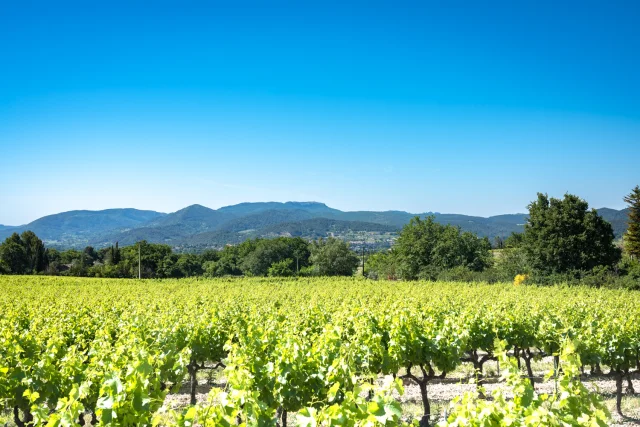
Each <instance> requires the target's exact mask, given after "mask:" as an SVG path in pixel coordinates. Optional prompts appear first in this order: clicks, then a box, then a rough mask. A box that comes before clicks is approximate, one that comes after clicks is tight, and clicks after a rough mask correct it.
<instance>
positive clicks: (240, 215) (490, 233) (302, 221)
mask: <svg viewBox="0 0 640 427" xmlns="http://www.w3.org/2000/svg"><path fill="white" fill-rule="evenodd" d="M598 212H599V213H600V214H601V215H602V216H603V217H604V218H605V219H606V220H607V221H609V222H611V224H612V225H613V229H614V232H615V234H616V237H620V236H621V235H622V234H623V233H624V231H625V230H626V221H627V213H628V211H627V210H626V209H625V210H621V211H617V210H615V209H608V208H602V209H599V210H598ZM426 215H433V216H434V217H435V219H436V221H438V222H440V223H443V224H451V225H454V226H458V227H460V228H461V229H462V230H464V231H471V232H474V233H477V234H478V235H479V236H481V237H489V238H490V239H493V238H494V237H496V236H501V237H507V236H509V235H510V234H511V233H513V232H521V231H522V230H523V224H524V223H525V222H526V220H527V215H526V214H507V215H496V216H492V217H488V218H484V217H477V216H468V215H459V214H442V213H438V212H427V213H421V214H412V213H409V212H403V211H384V212H373V211H355V212H344V211H340V210H338V209H333V208H330V207H328V206H327V205H325V204H324V203H319V202H286V203H279V202H265V203H240V204H238V205H233V206H225V207H223V208H220V209H210V208H207V207H205V206H201V205H192V206H188V207H186V208H184V209H181V210H179V211H176V212H173V213H170V214H163V213H159V212H153V211H141V210H136V209H108V210H104V211H71V212H64V213H60V214H56V215H49V216H46V217H43V218H40V219H38V220H36V221H33V222H32V223H30V224H27V225H24V226H19V227H12V226H6V225H0V238H2V239H4V238H6V237H7V236H9V235H10V234H11V233H13V232H14V231H17V232H22V231H24V230H32V231H34V232H35V233H36V234H37V235H38V236H40V237H41V238H42V239H43V240H44V241H45V243H46V244H47V245H48V246H53V247H59V248H82V247H84V246H86V245H92V246H95V247H104V246H108V245H111V244H114V243H115V242H119V243H120V244H121V245H128V244H133V243H135V242H137V241H140V240H147V241H150V242H154V243H166V244H169V245H172V246H174V247H181V248H185V250H189V249H190V248H201V247H211V246H224V245H225V244H234V243H238V242H240V241H242V240H244V239H247V238H253V237H268V236H278V235H291V236H301V237H304V238H317V237H325V236H328V235H335V236H336V237H339V238H343V239H346V240H350V239H353V240H358V238H359V237H358V233H360V234H361V233H363V232H366V233H369V234H370V236H369V237H368V239H370V240H376V239H378V240H379V241H382V240H384V239H386V240H387V242H388V243H389V242H391V241H392V240H393V238H392V237H389V236H388V234H390V233H391V234H393V233H397V232H398V231H399V230H400V229H401V228H402V227H403V226H404V225H405V224H407V223H408V222H409V221H410V220H411V218H413V217H415V216H420V217H424V216H426ZM374 235H375V237H374ZM378 240H376V241H378ZM383 243H384V242H382V243H381V244H383Z"/></svg>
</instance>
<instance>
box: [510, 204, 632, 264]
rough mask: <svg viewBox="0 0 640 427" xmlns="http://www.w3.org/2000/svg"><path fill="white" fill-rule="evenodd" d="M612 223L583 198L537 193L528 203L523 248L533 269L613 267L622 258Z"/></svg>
mask: <svg viewBox="0 0 640 427" xmlns="http://www.w3.org/2000/svg"><path fill="white" fill-rule="evenodd" d="M613 241H614V234H613V228H612V227H611V224H609V223H608V222H607V221H605V220H604V219H603V218H602V217H601V216H600V215H598V213H597V212H596V210H595V209H591V210H589V205H588V203H587V202H586V201H584V200H582V199H581V198H579V197H577V196H574V195H571V194H566V195H565V196H564V198H563V199H555V198H549V197H548V196H547V195H546V194H541V193H539V194H538V199H537V200H536V201H534V202H532V203H531V204H529V219H528V221H527V223H526V224H525V231H524V235H523V242H522V247H523V249H524V251H525V253H526V255H527V260H528V262H529V263H530V265H531V267H532V268H533V270H534V271H539V272H542V273H566V272H572V271H590V270H592V269H593V268H594V267H596V266H613V265H614V264H615V263H616V262H618V260H619V259H620V250H619V249H618V248H617V247H616V246H615V245H614V243H613Z"/></svg>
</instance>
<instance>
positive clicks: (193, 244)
mask: <svg viewBox="0 0 640 427" xmlns="http://www.w3.org/2000/svg"><path fill="white" fill-rule="evenodd" d="M266 212H270V211H266ZM254 215H255V214H254ZM397 231H398V229H397V228H396V227H394V226H390V225H384V224H375V223H370V222H361V221H341V220H337V219H328V218H311V219H305V220H302V221H293V222H282V223H278V224H272V225H268V226H266V227H262V228H256V229H247V230H242V231H235V230H233V228H229V229H227V227H224V228H223V229H222V230H218V231H209V232H206V233H201V234H196V235H195V236H190V237H188V238H187V239H184V240H182V241H180V242H177V243H176V246H178V247H181V248H183V249H190V248H191V249H202V248H209V247H222V246H224V245H226V244H235V243H240V242H242V241H244V240H246V239H255V238H257V237H264V238H272V237H280V236H287V237H303V238H306V239H317V238H321V237H322V238H325V237H330V236H334V235H336V234H338V235H339V236H342V237H348V236H351V237H354V238H358V237H359V238H360V239H361V238H362V233H376V234H388V233H393V234H395V233H396V232H397Z"/></svg>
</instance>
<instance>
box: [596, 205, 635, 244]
mask: <svg viewBox="0 0 640 427" xmlns="http://www.w3.org/2000/svg"><path fill="white" fill-rule="evenodd" d="M598 214H600V216H602V218H604V219H606V220H607V221H609V222H610V223H611V225H612V226H613V234H615V235H616V237H622V235H623V234H624V232H625V231H627V221H628V219H629V208H627V209H622V210H620V211H617V210H615V209H609V208H600V209H598Z"/></svg>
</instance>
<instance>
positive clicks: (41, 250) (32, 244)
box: [20, 231, 47, 274]
mask: <svg viewBox="0 0 640 427" xmlns="http://www.w3.org/2000/svg"><path fill="white" fill-rule="evenodd" d="M20 240H21V242H22V247H23V248H24V250H25V254H26V257H27V266H26V273H33V274H35V273H39V272H41V271H44V270H45V269H46V268H47V253H46V250H45V247H44V243H42V240H40V239H39V238H38V236H36V234H35V233H34V232H33V231H25V232H24V233H22V235H21V236H20Z"/></svg>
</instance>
